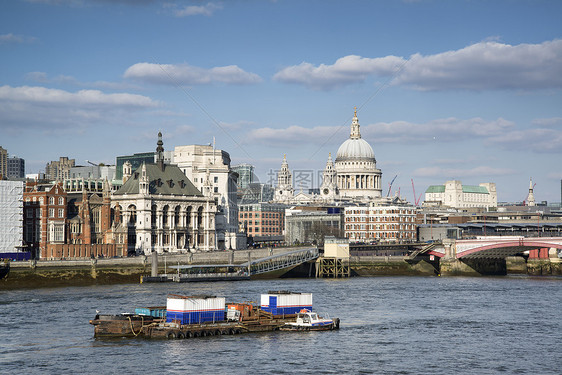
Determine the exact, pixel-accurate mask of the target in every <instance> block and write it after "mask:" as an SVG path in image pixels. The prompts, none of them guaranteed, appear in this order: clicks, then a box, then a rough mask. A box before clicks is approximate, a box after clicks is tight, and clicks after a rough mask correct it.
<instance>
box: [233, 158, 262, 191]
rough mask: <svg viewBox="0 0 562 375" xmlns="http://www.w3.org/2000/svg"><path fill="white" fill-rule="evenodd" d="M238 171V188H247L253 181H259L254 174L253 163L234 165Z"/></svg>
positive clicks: (234, 169)
mask: <svg viewBox="0 0 562 375" xmlns="http://www.w3.org/2000/svg"><path fill="white" fill-rule="evenodd" d="M232 170H233V171H234V172H236V173H238V190H240V189H246V188H247V187H248V185H250V184H251V183H254V182H257V181H256V178H255V177H256V175H255V174H254V166H253V165H251V164H239V165H235V166H233V167H232Z"/></svg>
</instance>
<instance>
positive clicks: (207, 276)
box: [141, 247, 319, 282]
mask: <svg viewBox="0 0 562 375" xmlns="http://www.w3.org/2000/svg"><path fill="white" fill-rule="evenodd" d="M318 256H319V252H318V249H317V248H315V247H312V248H304V249H298V250H292V251H287V252H284V253H280V254H275V255H270V256H266V257H263V258H259V259H254V260H252V259H251V258H250V257H249V259H248V261H246V262H244V263H240V264H233V263H229V264H189V265H172V266H169V267H168V266H166V267H165V268H166V269H168V268H170V269H173V270H175V272H173V273H164V274H157V271H156V270H157V269H158V264H157V263H156V265H155V263H154V258H156V257H154V258H153V263H152V264H153V265H152V267H153V272H152V274H151V276H143V277H142V279H141V281H142V282H170V281H173V282H197V281H227V280H230V281H234V280H249V279H250V278H251V277H252V276H255V275H259V274H266V273H271V272H276V271H281V270H289V269H291V268H293V267H296V266H298V265H300V264H303V263H306V262H310V261H313V260H316V259H317V258H318ZM157 261H158V260H157V259H156V262H157Z"/></svg>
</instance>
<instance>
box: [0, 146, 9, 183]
mask: <svg viewBox="0 0 562 375" xmlns="http://www.w3.org/2000/svg"><path fill="white" fill-rule="evenodd" d="M7 175H8V150H6V149H4V148H2V146H0V180H2V179H4V178H6V176H7Z"/></svg>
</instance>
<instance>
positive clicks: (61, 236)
mask: <svg viewBox="0 0 562 375" xmlns="http://www.w3.org/2000/svg"><path fill="white" fill-rule="evenodd" d="M66 203H67V197H66V192H65V191H64V190H63V188H62V186H61V184H58V183H57V184H54V185H52V184H38V183H35V182H28V183H27V184H26V186H25V189H24V192H23V217H24V219H23V221H24V227H23V238H24V243H25V244H26V245H27V246H28V247H29V248H30V250H31V254H32V257H35V258H38V257H41V258H43V257H44V255H45V251H46V249H47V244H48V243H51V244H56V243H60V244H63V243H65V239H66V238H65V229H66V215H67V207H66Z"/></svg>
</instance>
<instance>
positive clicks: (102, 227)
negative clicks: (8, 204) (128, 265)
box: [24, 183, 127, 259]
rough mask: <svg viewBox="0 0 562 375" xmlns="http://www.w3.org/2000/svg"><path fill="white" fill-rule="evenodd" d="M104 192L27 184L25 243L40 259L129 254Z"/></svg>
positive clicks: (124, 238)
mask: <svg viewBox="0 0 562 375" xmlns="http://www.w3.org/2000/svg"><path fill="white" fill-rule="evenodd" d="M113 217H114V215H113V212H112V210H111V196H110V189H109V186H108V185H107V183H106V185H105V186H104V190H103V192H101V193H100V192H88V191H87V190H86V189H85V188H82V190H81V191H80V192H76V191H75V192H66V191H65V190H64V189H63V188H62V185H61V184H60V183H55V184H53V185H51V184H37V183H28V184H27V185H26V188H25V191H24V241H25V243H26V244H27V245H28V246H29V247H30V249H31V250H32V257H34V258H40V259H59V258H65V259H69V258H89V257H113V256H126V255H127V238H126V235H122V234H121V235H120V231H121V225H120V217H119V214H117V217H116V220H114V219H113Z"/></svg>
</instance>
